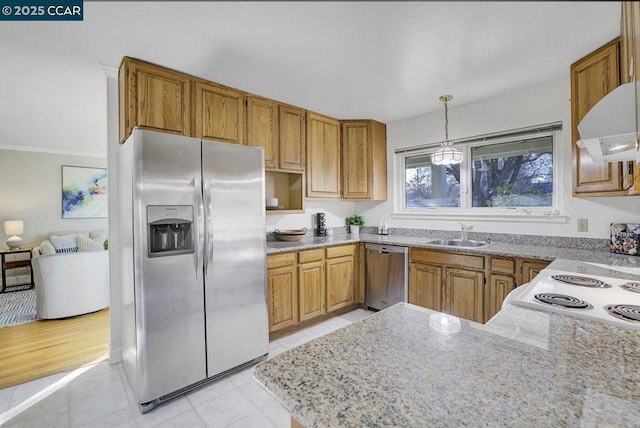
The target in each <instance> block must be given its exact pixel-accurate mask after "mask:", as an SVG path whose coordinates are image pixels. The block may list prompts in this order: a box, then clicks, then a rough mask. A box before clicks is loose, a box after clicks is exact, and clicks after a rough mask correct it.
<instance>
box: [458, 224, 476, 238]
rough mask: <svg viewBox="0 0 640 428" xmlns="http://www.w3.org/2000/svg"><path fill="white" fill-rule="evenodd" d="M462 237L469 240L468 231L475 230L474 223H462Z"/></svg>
mask: <svg viewBox="0 0 640 428" xmlns="http://www.w3.org/2000/svg"><path fill="white" fill-rule="evenodd" d="M460 227H461V230H460V238H462V240H463V241H466V240H467V232H468V231H470V230H473V225H472V224H464V223H460Z"/></svg>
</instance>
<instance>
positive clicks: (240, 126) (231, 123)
mask: <svg viewBox="0 0 640 428" xmlns="http://www.w3.org/2000/svg"><path fill="white" fill-rule="evenodd" d="M194 92H195V96H194V112H195V113H194V114H195V120H194V125H195V135H194V136H195V137H196V138H202V139H209V140H216V141H223V142H226V143H235V144H244V129H245V122H244V120H245V110H244V93H242V92H240V91H237V90H235V89H231V88H227V87H224V86H220V85H215V84H213V83H210V82H206V81H203V80H197V81H196V82H195V89H194Z"/></svg>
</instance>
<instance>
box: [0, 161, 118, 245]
mask: <svg viewBox="0 0 640 428" xmlns="http://www.w3.org/2000/svg"><path fill="white" fill-rule="evenodd" d="M62 165H72V166H87V167H98V168H106V166H107V160H106V159H105V158H97V157H87V156H71V155H61V154H52V153H38V152H26V151H17V150H0V226H1V224H2V221H4V220H13V219H19V220H24V235H22V239H23V240H24V245H26V246H35V245H38V244H40V242H42V240H44V239H47V238H48V237H49V235H51V233H52V232H67V231H95V230H101V231H106V230H107V219H106V218H99V219H63V218H62ZM0 232H1V229H0ZM5 239H6V237H5V236H4V235H2V236H1V237H0V245H2V246H4V245H5Z"/></svg>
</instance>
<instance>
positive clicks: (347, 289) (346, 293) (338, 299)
mask: <svg viewBox="0 0 640 428" xmlns="http://www.w3.org/2000/svg"><path fill="white" fill-rule="evenodd" d="M353 303H354V276H353V255H351V256H345V257H338V258H335V259H327V312H331V311H335V310H337V309H340V308H343V307H345V306H350V305H352V304H353Z"/></svg>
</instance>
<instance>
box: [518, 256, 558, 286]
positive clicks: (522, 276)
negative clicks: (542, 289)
mask: <svg viewBox="0 0 640 428" xmlns="http://www.w3.org/2000/svg"><path fill="white" fill-rule="evenodd" d="M518 263H519V265H520V267H519V269H518V273H519V277H518V281H517V284H518V285H523V284H526V283H527V282H529V281H531V280H532V279H533V278H534V277H535V276H536V275H537V274H538V273H540V271H541V270H542V269H544V268H546V267H547V266H548V265H549V263H550V262H545V261H543V260H525V259H520V260H518Z"/></svg>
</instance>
